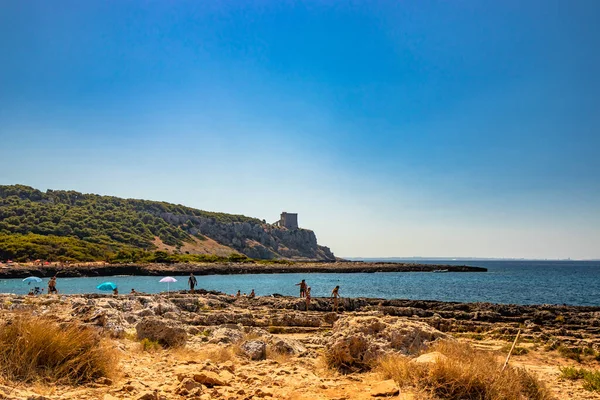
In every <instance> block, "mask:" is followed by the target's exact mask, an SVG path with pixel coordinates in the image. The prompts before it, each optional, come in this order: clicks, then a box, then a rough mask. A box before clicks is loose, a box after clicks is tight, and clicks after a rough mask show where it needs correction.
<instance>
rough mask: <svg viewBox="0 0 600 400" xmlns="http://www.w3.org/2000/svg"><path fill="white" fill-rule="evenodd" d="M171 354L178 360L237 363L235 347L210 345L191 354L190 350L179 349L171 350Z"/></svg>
mask: <svg viewBox="0 0 600 400" xmlns="http://www.w3.org/2000/svg"><path fill="white" fill-rule="evenodd" d="M169 351H170V354H172V355H173V357H174V358H175V359H177V360H185V361H198V360H210V361H211V362H215V363H224V362H226V361H231V362H233V363H235V362H236V357H235V345H230V346H227V347H223V346H218V345H208V346H206V347H205V348H203V349H202V350H199V351H193V352H190V351H189V349H183V348H177V349H171V350H169Z"/></svg>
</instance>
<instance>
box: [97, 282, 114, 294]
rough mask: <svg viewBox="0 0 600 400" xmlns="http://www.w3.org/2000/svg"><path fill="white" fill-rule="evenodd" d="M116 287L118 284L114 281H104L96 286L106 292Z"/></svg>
mask: <svg viewBox="0 0 600 400" xmlns="http://www.w3.org/2000/svg"><path fill="white" fill-rule="evenodd" d="M116 288H117V285H115V284H114V283H112V282H102V283H101V284H99V285H98V286H96V289H98V290H103V291H105V292H110V291H112V290H115V289H116Z"/></svg>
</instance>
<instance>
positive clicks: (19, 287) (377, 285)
mask: <svg viewBox="0 0 600 400" xmlns="http://www.w3.org/2000/svg"><path fill="white" fill-rule="evenodd" d="M365 261H386V262H415V263H421V264H447V265H469V266H477V267H485V268H487V269H488V272H446V273H431V272H375V273H307V274H296V273H294V274H249V275H208V276H197V279H198V287H200V288H203V289H207V290H216V291H220V292H224V293H227V294H234V293H236V292H237V291H238V290H239V291H240V292H241V293H242V294H244V293H246V294H248V293H250V291H251V290H252V289H254V290H255V292H256V294H257V295H258V296H267V295H272V294H281V295H298V293H299V287H298V286H296V285H295V284H296V283H298V282H300V281H301V280H302V279H305V280H306V282H307V283H308V285H309V286H310V287H311V290H312V296H313V297H327V296H329V295H330V293H331V290H332V289H333V288H334V287H335V286H336V285H339V286H340V295H341V296H342V297H372V298H383V299H412V300H440V301H456V302H491V303H504V304H568V305H580V306H600V261H570V260H569V261H539V260H535V261H528V260H463V259H461V260H453V259H448V260H443V259H418V260H415V259H393V260H390V259H385V260H378V259H369V260H365ZM173 277H174V278H175V279H177V282H174V283H170V284H167V283H161V282H159V280H160V279H161V277H157V276H110V277H89V278H60V277H59V279H58V280H57V288H58V290H59V292H60V293H63V294H72V293H103V292H100V291H99V290H97V289H96V286H98V285H99V284H100V283H103V282H107V281H110V282H113V283H115V284H116V285H117V286H118V287H119V291H120V293H121V294H125V293H128V292H130V291H131V289H132V288H133V289H135V290H136V291H138V292H146V293H159V292H167V291H176V290H183V289H186V288H187V278H188V277H187V276H177V275H174V276H173ZM47 281H48V279H47V278H45V279H44V281H43V282H42V283H40V284H30V285H28V284H27V283H24V282H23V281H22V280H21V279H3V280H0V293H17V294H27V293H28V291H29V290H30V289H32V288H33V287H34V286H36V285H37V286H40V287H41V288H44V289H45V290H47Z"/></svg>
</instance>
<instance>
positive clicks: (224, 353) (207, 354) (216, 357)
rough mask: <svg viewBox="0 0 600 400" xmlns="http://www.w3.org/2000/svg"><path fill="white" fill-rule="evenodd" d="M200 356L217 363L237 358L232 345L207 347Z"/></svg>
mask: <svg viewBox="0 0 600 400" xmlns="http://www.w3.org/2000/svg"><path fill="white" fill-rule="evenodd" d="M200 357H201V358H204V359H206V360H211V361H213V362H216V363H224V362H226V361H232V362H234V361H235V360H236V358H235V353H234V351H233V350H232V349H231V348H230V347H216V348H213V349H207V350H204V351H201V352H200Z"/></svg>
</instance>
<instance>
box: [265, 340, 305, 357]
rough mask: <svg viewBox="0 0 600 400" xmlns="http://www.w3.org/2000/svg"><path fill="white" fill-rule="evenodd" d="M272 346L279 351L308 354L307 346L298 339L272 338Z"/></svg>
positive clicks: (295, 354)
mask: <svg viewBox="0 0 600 400" xmlns="http://www.w3.org/2000/svg"><path fill="white" fill-rule="evenodd" d="M270 345H271V348H272V349H273V350H274V351H276V352H277V353H282V354H291V355H294V356H300V355H303V354H306V347H305V346H304V345H303V344H302V343H300V342H299V341H297V340H294V339H287V338H275V339H272V340H271V343H270Z"/></svg>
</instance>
